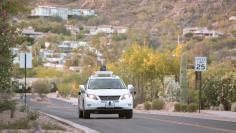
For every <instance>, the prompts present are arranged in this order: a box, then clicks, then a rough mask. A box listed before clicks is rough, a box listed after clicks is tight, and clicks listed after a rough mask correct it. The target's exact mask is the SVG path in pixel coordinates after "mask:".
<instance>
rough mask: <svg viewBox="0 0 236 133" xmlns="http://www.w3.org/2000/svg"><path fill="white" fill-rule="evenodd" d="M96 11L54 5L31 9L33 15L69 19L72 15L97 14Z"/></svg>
mask: <svg viewBox="0 0 236 133" xmlns="http://www.w3.org/2000/svg"><path fill="white" fill-rule="evenodd" d="M95 15H96V14H95V11H94V10H90V9H69V8H64V7H54V6H49V5H46V6H38V7H36V8H34V9H33V10H32V11H31V17H60V18H62V19H63V20H67V19H68V17H70V16H95Z"/></svg>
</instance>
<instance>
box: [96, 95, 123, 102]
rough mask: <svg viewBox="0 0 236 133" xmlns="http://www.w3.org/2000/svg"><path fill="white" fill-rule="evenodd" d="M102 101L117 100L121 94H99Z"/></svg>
mask: <svg viewBox="0 0 236 133" xmlns="http://www.w3.org/2000/svg"><path fill="white" fill-rule="evenodd" d="M99 98H100V99H101V100H102V101H116V100H119V98H120V96H99Z"/></svg>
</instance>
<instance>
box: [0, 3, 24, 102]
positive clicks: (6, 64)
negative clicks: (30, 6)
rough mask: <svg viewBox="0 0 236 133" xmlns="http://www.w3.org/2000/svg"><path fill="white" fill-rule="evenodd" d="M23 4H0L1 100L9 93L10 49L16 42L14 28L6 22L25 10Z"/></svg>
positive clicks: (12, 56)
mask: <svg viewBox="0 0 236 133" xmlns="http://www.w3.org/2000/svg"><path fill="white" fill-rule="evenodd" d="M21 2H22V3H21ZM23 3H24V2H23V0H1V2H0V42H1V44H0V51H1V52H0V93H1V94H3V95H0V96H3V98H7V97H8V94H9V92H10V88H11V68H12V62H13V58H14V55H13V54H12V53H11V50H10V48H11V47H12V46H14V44H16V42H17V33H16V32H15V28H13V27H12V26H11V25H10V24H9V21H8V20H9V18H10V16H11V15H14V14H17V13H18V12H19V11H23V10H25V8H24V6H23ZM5 96H6V97H5Z"/></svg>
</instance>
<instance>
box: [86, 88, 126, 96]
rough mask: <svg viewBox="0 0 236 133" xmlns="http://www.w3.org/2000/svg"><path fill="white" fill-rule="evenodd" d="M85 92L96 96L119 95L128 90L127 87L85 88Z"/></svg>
mask: <svg viewBox="0 0 236 133" xmlns="http://www.w3.org/2000/svg"><path fill="white" fill-rule="evenodd" d="M86 93H88V94H94V95H97V96H118V95H119V96H120V95H124V94H128V93H130V92H129V90H128V89H96V90H95V89H87V90H86Z"/></svg>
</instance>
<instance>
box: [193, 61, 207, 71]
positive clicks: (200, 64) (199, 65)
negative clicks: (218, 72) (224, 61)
mask: <svg viewBox="0 0 236 133" xmlns="http://www.w3.org/2000/svg"><path fill="white" fill-rule="evenodd" d="M206 69H207V58H206V57H195V71H197V72H201V71H205V70H206Z"/></svg>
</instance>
